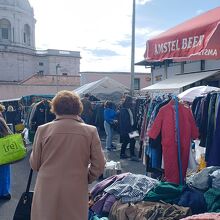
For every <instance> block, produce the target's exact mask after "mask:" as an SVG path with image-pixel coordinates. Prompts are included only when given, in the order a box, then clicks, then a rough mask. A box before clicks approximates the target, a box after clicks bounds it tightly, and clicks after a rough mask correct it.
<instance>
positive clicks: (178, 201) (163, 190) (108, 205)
mask: <svg viewBox="0 0 220 220" xmlns="http://www.w3.org/2000/svg"><path fill="white" fill-rule="evenodd" d="M90 193H91V196H90V202H89V220H98V219H102V220H126V219H128V220H131V219H132V220H133V219H134V220H144V219H151V220H156V219H161V220H162V219H163V220H166V219H167V220H168V219H191V218H192V219H193V217H194V216H198V214H204V213H205V216H206V217H207V216H209V215H212V216H217V217H218V215H219V213H218V212H220V167H207V168H205V169H203V170H202V171H200V172H199V173H195V174H193V175H191V176H190V177H189V178H188V179H187V181H186V184H185V185H178V184H174V183H170V182H162V181H158V180H156V179H153V178H150V177H147V176H145V175H141V174H132V173H122V174H119V175H114V176H111V177H109V178H107V179H104V180H102V181H101V182H99V183H97V184H96V185H95V186H94V187H93V188H92V190H91V192H90ZM211 212H212V213H211ZM188 216H190V217H191V218H187V217H188ZM196 219H197V218H196ZM201 219H202V218H201ZM203 219H209V218H203ZM213 219H215V218H213ZM216 219H220V218H216Z"/></svg>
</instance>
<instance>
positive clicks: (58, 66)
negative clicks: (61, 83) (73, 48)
mask: <svg viewBox="0 0 220 220" xmlns="http://www.w3.org/2000/svg"><path fill="white" fill-rule="evenodd" d="M59 68H61V66H60V64H57V65H56V88H57V92H58V69H59Z"/></svg>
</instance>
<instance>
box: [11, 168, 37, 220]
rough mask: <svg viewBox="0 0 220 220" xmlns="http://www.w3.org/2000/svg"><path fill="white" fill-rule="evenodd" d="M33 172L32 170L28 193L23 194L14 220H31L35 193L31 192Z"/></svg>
mask: <svg viewBox="0 0 220 220" xmlns="http://www.w3.org/2000/svg"><path fill="white" fill-rule="evenodd" d="M32 174H33V170H32V169H31V170H30V174H29V178H28V183H27V187H26V191H25V192H24V193H22V195H21V198H20V200H19V202H18V205H17V207H16V209H15V213H14V217H13V220H30V219H31V205H32V199H33V195H34V192H33V191H30V185H31V179H32Z"/></svg>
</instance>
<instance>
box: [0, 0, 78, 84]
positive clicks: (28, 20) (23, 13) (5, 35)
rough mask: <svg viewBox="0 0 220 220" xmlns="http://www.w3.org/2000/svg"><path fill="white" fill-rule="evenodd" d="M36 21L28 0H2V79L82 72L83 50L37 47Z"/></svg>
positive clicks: (15, 80)
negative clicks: (81, 56) (81, 52)
mask: <svg viewBox="0 0 220 220" xmlns="http://www.w3.org/2000/svg"><path fill="white" fill-rule="evenodd" d="M35 23H36V20H35V18H34V11H33V8H32V7H31V6H30V4H29V2H28V0H0V66H1V68H0V81H4V82H7V81H14V82H20V81H22V80H24V79H26V78H27V77H30V76H31V75H33V74H35V73H39V74H41V75H48V74H49V75H50V74H58V75H77V74H78V73H79V71H80V52H78V51H61V50H45V51H38V50H36V49H35Z"/></svg>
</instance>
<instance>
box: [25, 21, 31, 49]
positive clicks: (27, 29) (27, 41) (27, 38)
mask: <svg viewBox="0 0 220 220" xmlns="http://www.w3.org/2000/svg"><path fill="white" fill-rule="evenodd" d="M24 44H26V45H28V46H30V45H31V28H30V26H29V25H28V24H25V25H24Z"/></svg>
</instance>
